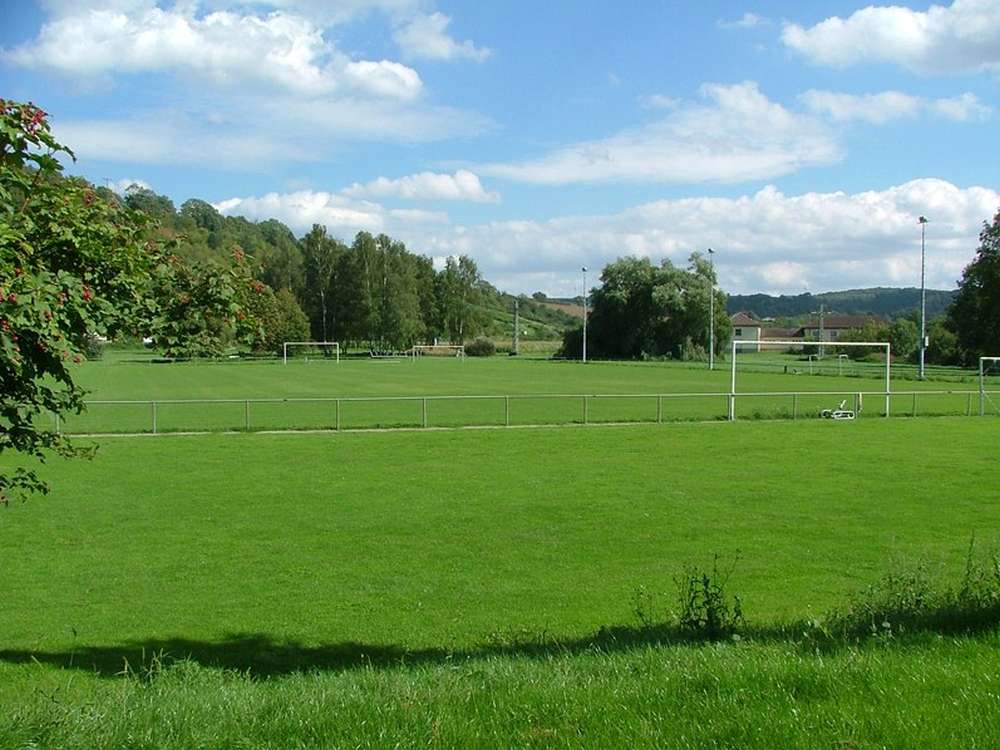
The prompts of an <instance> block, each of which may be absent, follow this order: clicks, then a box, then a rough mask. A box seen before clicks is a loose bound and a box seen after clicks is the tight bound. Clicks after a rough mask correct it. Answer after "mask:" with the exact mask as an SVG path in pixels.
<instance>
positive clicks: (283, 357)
mask: <svg viewBox="0 0 1000 750" xmlns="http://www.w3.org/2000/svg"><path fill="white" fill-rule="evenodd" d="M290 346H317V347H318V346H331V347H333V350H334V352H335V353H336V356H337V362H340V342H339V341H286V342H284V343H283V344H282V345H281V362H282V364H285V365H287V364H288V347H290Z"/></svg>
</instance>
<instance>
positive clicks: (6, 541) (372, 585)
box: [0, 418, 1000, 748]
mask: <svg viewBox="0 0 1000 750" xmlns="http://www.w3.org/2000/svg"><path fill="white" fill-rule="evenodd" d="M996 430H997V423H996V422H995V421H994V420H979V419H964V418H961V419H958V418H955V419H936V420H869V421H863V422H857V423H834V422H821V421H818V420H813V421H810V422H797V423H793V422H780V423H773V422H772V423H767V422H742V423H738V424H735V425H727V424H685V425H674V426H655V425H651V426H641V427H628V428H624V427H621V428H619V427H607V428H604V429H599V430H588V429H583V428H575V429H573V428H571V429H566V428H541V429H534V430H511V431H496V430H491V431H446V432H434V431H431V432H425V433H413V432H395V433H344V434H303V435H296V434H282V435H267V434H249V435H236V436H233V435H229V436H226V435H214V436H213V435H202V436H163V437H159V438H151V437H150V438H128V437H123V438H105V439H103V440H102V441H101V442H102V445H101V448H100V450H99V452H98V454H97V457H96V458H95V459H94V460H93V461H68V462H67V461H61V460H55V461H53V462H51V463H50V464H48V465H46V467H44V471H45V473H46V476H47V478H48V479H49V480H50V481H51V483H52V485H53V491H52V494H51V495H49V496H48V497H44V498H43V497H38V498H34V499H32V500H31V501H30V502H29V503H28V504H25V505H17V506H14V507H11V508H8V509H7V510H6V511H4V512H3V513H0V548H2V549H3V550H4V564H5V571H6V574H5V576H4V578H3V584H2V586H3V596H2V601H3V618H2V620H0V706H3V707H4V711H3V716H2V718H0V747H3V746H11V747H22V746H25V745H29V744H31V742H34V743H36V744H38V745H40V746H60V747H120V746H124V745H131V746H134V747H164V746H167V747H186V746H191V745H198V746H204V747H220V748H221V747H230V746H234V745H239V744H241V743H244V744H257V745H261V744H263V745H271V746H275V747H277V746H284V745H286V744H288V743H291V744H295V743H300V744H305V745H317V744H318V745H321V746H330V747H336V746H341V745H350V746H367V747H379V746H384V744H385V743H386V742H387V741H389V742H391V743H401V744H402V745H423V744H428V743H430V744H434V742H437V744H442V745H444V746H449V747H465V746H479V747H489V746H496V745H498V744H500V745H507V746H512V745H517V746H534V745H545V744H551V743H550V742H547V741H546V740H547V739H548V740H551V739H553V738H559V739H560V741H559V742H557V743H556V744H560V745H562V746H574V745H580V744H583V745H589V746H593V747H605V746H608V745H609V744H613V745H618V744H635V745H639V746H647V747H664V746H675V747H686V746H699V745H704V743H706V742H711V741H715V740H718V738H720V737H721V738H723V739H724V740H725V741H723V742H717V743H716V744H719V745H720V746H723V747H726V746H728V747H761V748H764V747H773V746H775V743H779V744H781V745H783V746H789V747H810V746H814V744H813V743H814V742H815V741H816V738H817V737H821V738H823V741H824V742H826V744H834V745H835V744H836V743H837V742H843V741H846V740H850V739H852V738H854V739H856V740H858V742H857V743H856V744H857V746H859V747H864V746H868V744H870V743H871V742H874V741H875V740H877V739H880V738H882V739H884V738H889V739H890V740H895V741H896V742H895V743H894V742H889V744H897V745H898V744H902V745H905V746H909V745H910V744H912V743H914V742H917V741H918V740H927V738H934V739H935V740H937V741H938V743H939V744H940V745H948V744H952V745H954V746H956V747H958V746H963V745H964V746H967V745H968V744H970V743H976V742H978V743H980V744H986V745H989V744H991V742H992V741H993V740H996V739H998V738H1000V729H998V728H997V727H995V726H993V724H991V723H990V722H984V721H983V719H982V717H984V716H989V715H990V711H991V709H990V703H991V701H990V699H989V698H988V695H986V694H982V693H975V688H974V686H975V685H979V684H982V680H983V679H986V678H987V676H988V675H990V674H993V675H994V676H995V674H996V670H997V669H998V668H1000V648H998V646H997V642H996V637H995V635H984V636H978V637H970V638H966V639H960V640H958V641H955V642H954V643H951V642H949V643H948V644H943V643H938V642H934V641H927V640H924V641H920V640H918V641H916V642H914V641H913V640H912V639H908V640H907V639H904V640H903V641H900V644H899V646H898V647H894V646H892V644H891V643H889V644H882V645H879V646H871V645H869V646H859V647H851V648H848V649H847V650H846V651H837V652H835V653H828V654H825V655H824V654H813V653H811V651H809V650H808V649H806V650H805V651H801V650H799V649H800V647H799V646H796V645H795V638H796V637H797V636H796V635H795V634H796V633H799V632H801V628H802V627H803V626H802V625H801V623H805V622H809V621H812V620H813V619H822V618H823V617H824V615H825V614H826V613H827V612H829V611H830V610H831V609H832V608H835V607H836V606H837V605H838V604H839V603H841V602H843V601H844V599H845V597H847V596H849V595H850V594H851V592H854V591H856V590H858V589H860V588H861V587H863V586H864V585H865V584H867V583H869V582H871V581H873V580H875V579H877V578H878V577H880V575H882V574H883V573H885V572H886V571H887V570H890V569H893V567H894V566H896V565H898V564H899V561H900V560H905V561H908V562H913V561H916V560H924V561H926V562H927V563H928V564H929V565H930V566H931V567H932V568H933V569H934V570H939V569H940V570H943V571H949V572H950V573H954V572H956V571H958V572H960V571H961V569H962V564H963V558H964V554H965V552H966V549H967V547H968V544H969V540H970V538H972V536H973V535H975V538H976V539H977V543H978V544H979V545H980V546H981V547H982V548H983V549H991V548H993V547H995V545H996V542H997V540H998V534H1000V491H998V490H997V487H996V482H995V475H996V472H995V457H994V455H993V452H992V450H991V449H990V448H989V446H990V445H992V444H994V443H995V439H996ZM943 511H944V514H943ZM716 553H718V554H720V555H722V556H723V559H725V560H727V561H731V560H737V562H736V568H735V572H734V574H733V577H732V579H731V581H730V584H729V586H730V590H731V591H732V592H733V593H736V594H738V595H739V596H740V597H741V598H742V600H743V607H744V610H745V613H746V618H747V622H748V623H749V624H750V625H752V626H753V627H754V628H759V629H761V632H764V631H774V632H788V633H790V635H787V636H780V637H781V638H783V639H784V638H789V639H790V640H788V641H787V642H784V641H781V642H778V643H773V642H771V640H770V639H769V638H765V639H764V640H762V641H759V642H758V641H757V640H756V639H755V638H754V636H752V635H751V636H750V637H749V639H748V640H747V642H746V643H745V644H743V645H730V646H727V647H699V646H680V645H678V646H670V647H664V646H660V645H655V644H650V645H643V644H642V643H641V642H640V643H636V644H635V645H629V643H631V641H630V640H628V639H630V638H634V637H635V636H633V635H629V634H630V633H633V632H636V631H635V630H634V629H635V628H636V626H637V624H638V621H637V620H636V615H635V612H634V607H635V604H634V603H635V595H636V592H637V591H638V590H639V589H640V588H641V589H642V590H644V591H646V592H647V593H648V594H650V595H652V597H653V603H654V613H655V614H656V615H657V616H659V617H668V616H669V612H670V611H672V610H673V609H674V608H675V607H676V596H675V593H674V592H675V588H674V577H675V576H676V575H677V574H678V573H680V572H681V570H682V569H683V568H684V566H686V565H689V564H697V565H701V566H705V565H709V564H710V563H711V559H712V556H713V555H714V554H716ZM601 628H610V630H609V631H601V630H600V629H601ZM599 632H608V633H615V632H620V633H621V635H620V636H614V635H597V636H595V633H598V634H599ZM618 638H626V640H624V641H619V640H617V639H618ZM546 644H552V645H546ZM558 644H567V645H558ZM572 644H577V645H572ZM588 644H593V645H588ZM904 644H905V645H904ZM703 648H705V649H707V650H705V651H702V649H703ZM578 651H579V653H578ZM177 659H191V660H192V661H190V662H186V663H182V664H180V665H179V666H176V667H171V666H170V665H171V664H172V663H174V662H175V661H176V660H177ZM126 664H128V665H130V666H129V669H130V670H138V675H139V676H138V677H136V678H134V679H133V678H127V679H122V677H120V676H118V677H115V675H120V674H121V673H122V670H123V669H124V668H125V665H126ZM151 665H152V667H153V668H154V670H156V671H154V672H151V673H147V672H145V671H144V670H147V669H149V668H150V666H151ZM161 665H162V670H163V671H160V670H161ZM366 665H367V666H366ZM220 668H221V669H233V670H237V671H236V672H218V671H217V670H218V669H220ZM143 675H145V676H143ZM265 677H266V679H262V678H265ZM258 680H261V681H258ZM709 686H714V687H711V688H710V689H709ZM946 686H947V687H946ZM703 688H704V689H703ZM943 689H952V690H956V691H960V692H962V693H963V694H968V695H969V696H970V698H969V699H968V700H967V701H965V702H964V703H962V704H961V705H960V706H955V707H953V709H951V710H952V712H953V713H952V714H951V715H952V716H959V717H961V721H960V722H959V723H958V724H955V723H951V722H949V721H948V720H947V718H946V717H945V716H944V715H943V714H941V713H940V712H936V709H933V708H925V707H926V706H928V705H930V704H931V703H933V701H932V697H931V696H932V695H933V694H936V691H938V690H943ZM970 691H972V692H970ZM973 694H975V695H977V696H978V697H976V698H975V699H973V698H972V697H971V696H972V695H973ZM741 695H743V696H746V695H753V696H755V697H754V698H753V700H745V699H743V698H740V696H741ZM864 695H869V696H874V697H870V698H868V699H862V697H861V696H864ZM49 696H55V698H54V701H55V702H53V698H50V697H49ZM609 704H614V705H616V706H617V709H616V710H615V712H613V713H607V712H606V710H605V709H606V706H608V705H609ZM796 707H798V708H796ZM792 708H796V711H799V713H797V714H796V713H793V712H792ZM770 711H774V712H777V716H776V717H775V719H774V721H773V723H771V724H770V725H769V726H768V727H766V728H762V727H760V726H759V725H755V724H754V722H755V721H758V722H759V717H760V716H761V715H763V714H766V713H768V712H770ZM918 715H919V716H923V717H924V718H923V719H920V720H919V721H917V720H916V719H915V718H914V717H916V716H918ZM266 716H274V717H279V716H280V717H284V718H283V719H281V720H280V721H277V722H268V721H265V722H260V721H258V720H257V719H256V718H255V717H266ZM681 716H683V717H684V718H683V720H680V717H681ZM53 717H55V719H53ZM616 717H617V718H616ZM754 717H757V718H756V719H755V718H754ZM435 726H436V727H437V728H436V729H435ZM536 732H537V733H538V734H536ZM434 737H438V740H434ZM713 738H714V739H713ZM726 738H728V739H726Z"/></svg>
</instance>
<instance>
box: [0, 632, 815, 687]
mask: <svg viewBox="0 0 1000 750" xmlns="http://www.w3.org/2000/svg"><path fill="white" fill-rule="evenodd" d="M801 634H802V632H801V628H800V627H799V626H787V627H784V626H783V627H774V628H760V629H751V628H748V629H744V630H743V631H742V634H741V635H740V636H739V638H740V639H742V640H748V641H752V642H754V643H762V642H772V643H773V642H791V641H792V640H793V639H794V637H795V636H796V635H798V636H799V637H801ZM708 642H709V641H706V640H704V639H699V638H692V637H690V636H688V635H686V634H685V633H683V632H681V631H679V630H678V629H677V628H675V627H673V626H652V627H624V626H622V627H613V628H601V629H600V630H599V631H597V632H596V633H594V634H592V635H590V636H586V637H582V638H573V639H557V638H551V637H547V636H545V635H544V634H543V635H527V634H516V635H506V634H495V635H492V636H490V638H489V639H488V640H487V642H485V643H483V644H480V645H477V646H474V647H471V648H467V649H455V650H450V649H444V648H423V649H410V648H406V647H403V646H398V645H392V644H375V643H357V642H352V641H345V642H340V643H332V644H319V645H312V644H305V643H300V642H297V641H279V640H275V639H274V638H272V637H271V636H269V635H267V634H264V633H241V634H233V635H230V636H227V637H226V638H223V639H220V640H217V641H200V640H191V639H188V638H164V639H150V640H146V641H127V642H123V643H120V644H112V645H107V646H100V645H97V646H80V647H78V648H73V649H67V650H62V651H34V650H15V649H7V650H4V649H0V662H8V663H12V664H27V663H34V662H38V663H42V664H48V665H51V666H56V667H60V668H75V669H80V670H84V671H91V672H97V673H98V674H100V675H102V676H105V677H111V676H116V675H122V674H124V673H126V672H135V673H142V672H143V671H144V670H146V669H148V668H149V667H150V666H151V665H153V664H156V663H159V664H167V663H170V662H174V661H180V660H190V661H194V662H196V663H198V664H200V665H202V666H206V667H215V668H223V669H233V670H240V671H244V672H250V673H251V674H253V675H258V676H269V675H282V674H288V673H291V672H307V671H311V670H320V671H344V670H350V669H357V668H391V667H400V666H415V665H422V664H445V663H454V662H456V661H464V660H474V659H487V658H491V657H515V658H516V657H521V658H547V657H550V656H556V655H566V654H579V653H586V652H598V653H616V652H623V651H629V650H632V649H638V648H644V647H650V646H676V645H685V644H686V645H697V644H705V643H708Z"/></svg>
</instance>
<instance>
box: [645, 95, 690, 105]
mask: <svg viewBox="0 0 1000 750" xmlns="http://www.w3.org/2000/svg"><path fill="white" fill-rule="evenodd" d="M639 104H641V105H642V107H643V108H644V109H676V108H677V107H679V106H680V105H681V104H682V102H681V100H680V99H675V98H673V97H672V96H666V95H664V94H649V95H648V96H641V97H639Z"/></svg>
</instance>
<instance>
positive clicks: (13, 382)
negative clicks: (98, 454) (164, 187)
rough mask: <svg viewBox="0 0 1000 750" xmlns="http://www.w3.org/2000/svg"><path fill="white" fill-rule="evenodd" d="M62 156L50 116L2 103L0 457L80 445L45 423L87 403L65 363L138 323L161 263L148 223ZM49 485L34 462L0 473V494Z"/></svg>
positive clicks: (66, 450)
mask: <svg viewBox="0 0 1000 750" xmlns="http://www.w3.org/2000/svg"><path fill="white" fill-rule="evenodd" d="M57 154H63V155H65V156H66V157H70V158H72V157H73V153H72V151H70V150H69V149H68V148H67V147H65V146H63V145H61V144H59V143H58V142H56V140H55V139H54V138H53V137H52V134H51V131H50V128H49V123H48V121H47V119H46V114H45V112H43V111H42V110H41V109H39V108H38V107H36V106H34V105H32V104H22V103H18V102H12V101H5V100H0V453H3V452H4V451H8V450H12V451H15V452H19V453H23V454H27V455H29V456H33V457H34V458H36V459H38V460H40V461H44V460H45V457H46V455H47V453H48V452H49V451H54V452H55V453H57V454H59V455H63V456H74V455H80V454H81V453H85V451H81V450H79V449H78V448H77V447H75V446H74V445H73V444H72V443H71V442H70V441H69V440H68V439H67V438H66V437H65V436H63V435H60V434H59V433H58V432H57V431H56V430H54V429H50V428H46V427H43V426H41V425H44V424H51V415H53V414H54V415H57V416H65V415H68V414H70V413H79V412H80V411H82V409H83V407H84V403H83V396H84V392H83V390H82V389H81V388H80V387H79V386H77V385H76V383H75V382H74V381H73V378H72V375H71V372H70V370H69V369H68V364H69V363H70V362H78V361H80V360H81V359H82V358H83V353H84V351H85V346H86V342H87V339H88V338H89V337H90V336H92V335H93V334H108V333H113V332H114V331H115V330H118V329H120V328H123V327H129V326H130V325H132V324H134V323H135V321H136V320H138V318H139V317H140V315H141V314H142V310H145V309H147V306H146V299H147V290H148V284H149V280H150V278H151V275H152V273H153V271H154V269H155V268H156V266H157V265H158V264H159V263H160V262H161V259H162V255H161V249H160V247H159V246H158V244H157V243H155V242H151V241H147V236H146V229H147V223H148V222H147V221H146V219H145V218H144V217H143V216H142V215H141V214H139V213H137V212H136V211H135V210H133V209H132V208H130V207H129V206H127V205H122V204H121V203H120V202H119V201H117V200H108V199H106V198H104V197H102V196H101V194H99V193H98V192H97V191H96V190H95V189H94V188H93V187H92V186H91V185H89V184H87V183H86V182H84V181H82V180H77V179H68V178H64V177H63V176H62V175H61V171H62V166H61V165H60V163H59V161H58V160H57V159H56V155H57ZM47 489H48V488H47V486H46V485H45V483H44V482H42V481H41V480H40V479H39V477H38V476H37V474H36V472H35V471H33V470H30V469H26V468H20V469H15V470H13V471H4V472H0V502H4V503H6V502H7V501H8V499H9V498H10V497H11V496H12V495H21V496H23V495H26V494H27V493H29V492H32V491H41V492H45V491H47Z"/></svg>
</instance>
